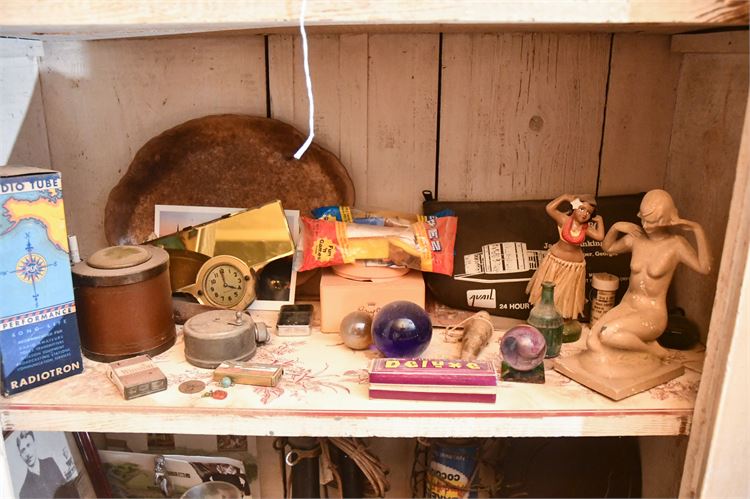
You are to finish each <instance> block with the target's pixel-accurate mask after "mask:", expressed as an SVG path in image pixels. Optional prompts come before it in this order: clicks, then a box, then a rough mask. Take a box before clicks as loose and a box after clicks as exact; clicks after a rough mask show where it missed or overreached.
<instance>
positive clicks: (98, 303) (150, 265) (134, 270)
mask: <svg viewBox="0 0 750 499" xmlns="http://www.w3.org/2000/svg"><path fill="white" fill-rule="evenodd" d="M73 286H74V292H75V299H76V309H77V315H78V329H79V332H80V334H81V349H82V351H83V354H84V355H85V356H86V357H89V358H90V359H94V360H98V361H102V362H112V361H115V360H120V359H125V358H128V357H132V356H135V355H141V354H146V355H156V354H159V353H161V352H163V351H165V350H167V349H169V347H171V346H172V345H174V342H175V325H174V320H173V318H172V292H171V287H170V283H169V256H168V255H167V252H166V251H164V250H163V249H161V248H157V247H155V246H148V245H146V246H111V247H109V248H104V249H101V250H99V251H97V252H96V253H94V254H93V255H91V257H90V258H89V259H88V260H86V261H85V262H79V263H77V264H76V265H74V266H73Z"/></svg>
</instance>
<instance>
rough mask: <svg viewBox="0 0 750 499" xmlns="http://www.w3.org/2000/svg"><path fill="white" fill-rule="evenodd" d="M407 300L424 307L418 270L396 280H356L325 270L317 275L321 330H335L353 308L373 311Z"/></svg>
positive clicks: (422, 282)
mask: <svg viewBox="0 0 750 499" xmlns="http://www.w3.org/2000/svg"><path fill="white" fill-rule="evenodd" d="M396 300H406V301H410V302H413V303H416V304H417V305H419V306H420V307H422V308H424V280H423V279H422V273H421V272H419V271H418V270H410V271H409V273H408V274H406V275H404V276H402V277H397V278H395V279H384V280H375V281H355V280H351V279H345V278H343V277H340V276H337V275H336V274H334V273H333V272H332V271H331V270H329V269H325V270H324V271H323V275H322V277H321V278H320V309H321V313H320V330H321V331H322V332H324V333H338V332H339V326H340V325H341V319H343V318H344V317H345V316H346V315H347V314H348V313H350V312H354V311H355V310H364V311H366V312H371V313H375V312H377V311H378V310H380V308H381V307H382V306H383V305H386V304H388V303H390V302H392V301H396Z"/></svg>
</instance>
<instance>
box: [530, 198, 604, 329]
mask: <svg viewBox="0 0 750 499" xmlns="http://www.w3.org/2000/svg"><path fill="white" fill-rule="evenodd" d="M566 201H567V202H568V203H570V205H571V209H570V210H569V211H568V213H563V212H561V211H558V209H557V208H558V207H559V206H560V205H561V204H562V203H563V202H566ZM545 209H546V210H547V214H548V215H549V216H550V217H551V218H552V219H553V220H554V221H555V222H556V223H557V230H558V232H559V234H560V240H559V241H557V242H556V243H555V244H554V245H552V247H551V248H550V249H549V251H548V252H547V254H546V256H545V257H544V259H543V260H542V263H541V265H540V266H539V268H538V269H537V270H536V272H535V273H534V275H533V277H532V278H531V280H530V281H529V284H528V286H526V293H528V294H529V302H531V303H532V304H534V305H536V304H537V303H539V301H540V300H541V297H542V283H543V282H545V281H552V282H554V283H555V308H556V309H557V311H558V312H560V315H562V316H563V318H564V319H565V320H570V319H577V318H578V315H579V314H580V313H581V312H582V311H583V305H584V303H585V302H586V260H585V259H584V255H583V250H581V244H582V243H583V242H584V241H585V240H586V238H587V237H588V238H591V239H595V240H597V241H601V240H602V239H604V220H602V217H601V216H599V215H594V211H595V210H596V200H595V199H594V196H592V195H590V194H581V195H572V194H563V195H562V196H559V197H557V198H555V199H553V200H552V201H550V202H549V203H548V204H547V207H546V208H545Z"/></svg>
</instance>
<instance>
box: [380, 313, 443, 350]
mask: <svg viewBox="0 0 750 499" xmlns="http://www.w3.org/2000/svg"><path fill="white" fill-rule="evenodd" d="M372 339H373V342H374V343H375V346H376V347H377V348H378V350H380V351H381V352H382V354H383V355H385V356H386V357H405V358H409V357H418V356H419V355H420V354H421V353H422V352H424V351H425V350H426V349H427V346H428V345H429V344H430V340H431V339H432V321H431V320H430V316H429V315H427V312H425V311H424V309H423V308H422V307H420V306H419V305H417V304H415V303H412V302H410V301H394V302H391V303H389V304H387V305H385V306H384V307H383V308H381V309H380V310H379V311H378V312H377V313H376V314H375V317H374V318H373V320H372Z"/></svg>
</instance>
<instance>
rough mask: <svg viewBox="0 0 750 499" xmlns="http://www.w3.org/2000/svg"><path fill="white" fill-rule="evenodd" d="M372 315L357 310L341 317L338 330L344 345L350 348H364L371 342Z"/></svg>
mask: <svg viewBox="0 0 750 499" xmlns="http://www.w3.org/2000/svg"><path fill="white" fill-rule="evenodd" d="M371 330H372V316H371V315H370V314H368V313H367V312H362V311H361V310H357V311H356V312H351V313H350V314H347V315H346V317H344V318H343V319H341V325H340V326H339V331H340V332H341V339H342V340H344V345H346V346H348V347H349V348H351V349H352V350H364V349H365V348H367V347H369V346H370V344H371V343H372V332H371Z"/></svg>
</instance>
